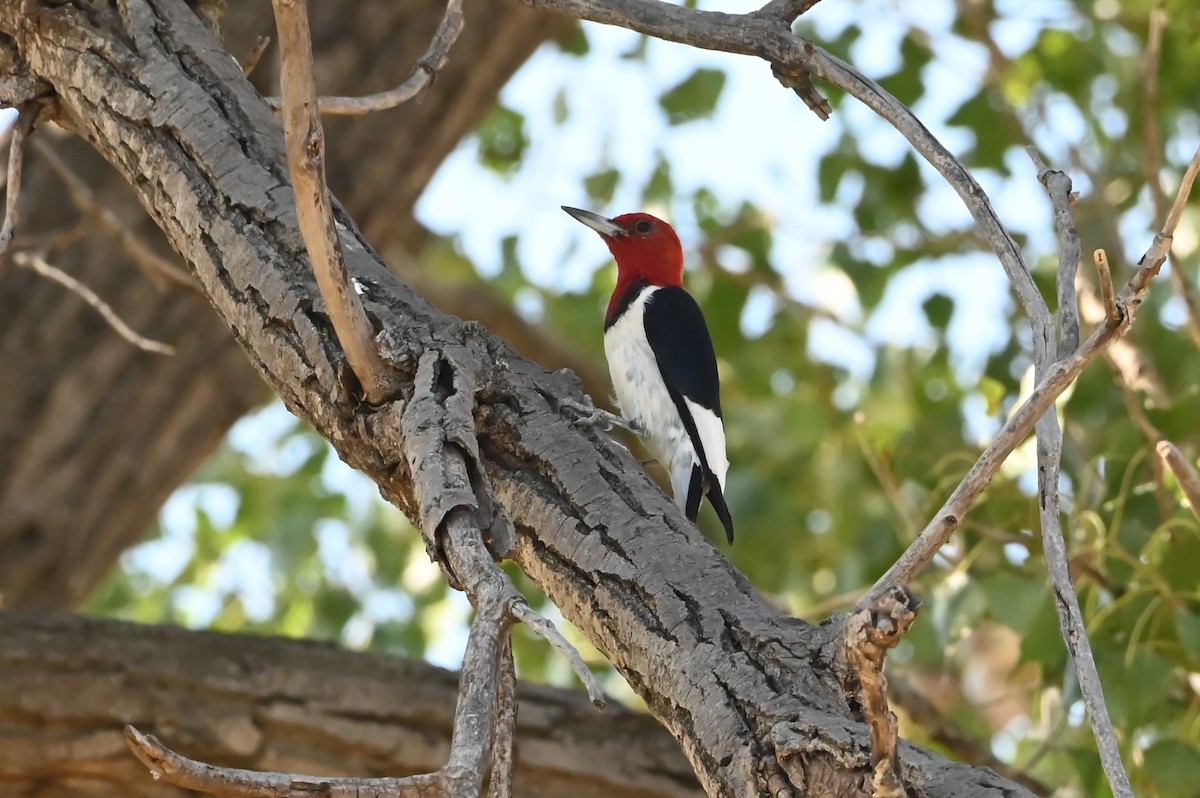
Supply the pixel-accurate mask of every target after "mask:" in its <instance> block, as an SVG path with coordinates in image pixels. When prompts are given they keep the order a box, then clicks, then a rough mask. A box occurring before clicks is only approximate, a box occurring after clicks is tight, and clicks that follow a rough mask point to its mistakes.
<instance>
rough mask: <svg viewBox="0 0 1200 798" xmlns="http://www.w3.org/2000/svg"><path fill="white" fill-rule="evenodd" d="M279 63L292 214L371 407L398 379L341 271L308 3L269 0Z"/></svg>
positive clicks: (390, 391) (382, 399) (343, 263)
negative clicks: (315, 83) (318, 109)
mask: <svg viewBox="0 0 1200 798" xmlns="http://www.w3.org/2000/svg"><path fill="white" fill-rule="evenodd" d="M271 5H272V7H273V8H274V10H275V23H276V27H277V29H278V32H279V50H280V59H281V61H282V68H281V73H282V74H281V78H280V82H281V86H282V90H283V132H284V138H285V140H286V143H287V159H288V168H289V170H290V171H291V173H292V184H293V186H294V189H295V196H296V214H297V217H298V220H299V225H300V232H301V234H302V235H303V237H304V245H305V248H306V249H307V250H308V254H309V260H310V261H311V262H312V268H313V273H314V275H315V276H316V278H317V285H318V286H319V287H320V290H321V296H322V297H323V298H324V300H325V305H326V311H327V312H328V313H329V320H330V323H331V324H332V325H333V329H334V332H335V333H336V334H337V337H338V340H339V341H340V342H341V344H342V347H343V349H344V350H345V352H346V359H347V360H348V361H349V363H350V368H351V370H353V372H354V374H355V375H356V376H357V377H358V380H359V382H360V383H361V384H362V389H363V395H364V397H365V399H366V400H367V402H369V403H370V404H372V405H377V406H378V405H381V404H383V403H384V402H385V401H387V400H388V398H389V397H391V396H393V395H394V393H395V390H396V385H397V380H396V377H395V374H394V372H393V371H392V370H391V368H389V367H388V365H387V364H386V363H384V361H383V358H382V357H380V355H379V350H378V349H376V347H375V331H374V329H373V328H372V326H371V321H370V319H368V318H367V313H366V310H365V309H364V308H363V305H362V302H361V301H360V300H359V297H358V294H357V293H356V292H355V290H354V287H353V286H352V285H351V284H350V275H349V273H348V272H347V271H346V260H345V255H344V253H343V252H342V247H341V241H340V239H339V237H338V232H337V226H336V224H335V222H334V218H333V208H332V205H331V203H330V199H329V189H328V188H327V187H326V184H325V134H324V132H323V131H322V129H321V120H320V119H319V118H318V116H317V114H316V104H317V103H316V93H315V90H314V88H313V77H312V74H313V72H312V36H311V33H310V31H309V25H308V4H307V2H306V0H272V2H271Z"/></svg>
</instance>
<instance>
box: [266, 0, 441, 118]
mask: <svg viewBox="0 0 1200 798" xmlns="http://www.w3.org/2000/svg"><path fill="white" fill-rule="evenodd" d="M462 29H463V10H462V0H447V2H446V13H445V14H444V15H443V16H442V21H441V23H440V24H439V25H438V29H437V32H436V33H434V35H433V41H431V42H430V43H429V49H428V50H426V51H425V54H424V55H423V56H421V57H420V59H418V60H417V65H416V66H415V67H414V68H413V71H412V73H411V74H410V75H409V76H408V78H407V79H406V80H405V81H404V82H403V83H401V84H400V85H399V86H397V87H396V88H394V89H389V90H388V91H382V92H379V93H377V94H371V95H368V96H366V97H320V98H318V100H317V109H318V111H319V112H320V113H322V114H333V115H342V116H361V115H363V114H368V113H371V112H373V111H387V110H389V109H392V108H397V107H399V106H401V105H403V104H404V103H406V102H408V101H409V100H411V99H413V98H414V97H416V96H417V95H419V94H420V93H421V92H423V91H425V90H426V89H427V88H429V87H430V86H432V85H433V81H434V80H435V79H436V78H437V75H438V73H439V72H441V71H442V68H443V67H445V66H446V62H447V61H448V60H449V59H450V48H451V47H453V46H454V42H455V41H457V40H458V35H459V34H460V33H462ZM271 102H272V104H275V102H276V101H275V100H274V99H272V101H271Z"/></svg>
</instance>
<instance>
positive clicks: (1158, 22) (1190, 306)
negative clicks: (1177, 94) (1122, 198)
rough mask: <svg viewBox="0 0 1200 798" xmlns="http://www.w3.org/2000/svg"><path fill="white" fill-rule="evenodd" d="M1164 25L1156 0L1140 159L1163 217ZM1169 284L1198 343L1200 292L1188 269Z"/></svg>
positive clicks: (1145, 64)
mask: <svg viewBox="0 0 1200 798" xmlns="http://www.w3.org/2000/svg"><path fill="white" fill-rule="evenodd" d="M1166 27H1167V8H1166V2H1165V0H1159V1H1158V3H1156V4H1155V6H1154V8H1153V9H1152V10H1151V11H1150V29H1149V33H1148V34H1147V36H1146V54H1145V57H1144V58H1143V59H1142V83H1143V86H1142V125H1143V127H1144V131H1145V134H1144V135H1143V136H1142V142H1143V147H1142V163H1143V164H1145V173H1146V185H1147V186H1149V187H1150V198H1151V200H1152V201H1153V202H1154V214H1155V216H1157V217H1158V218H1160V219H1161V218H1163V216H1164V215H1165V214H1166V212H1167V192H1166V189H1165V188H1164V187H1163V158H1162V152H1163V147H1162V130H1161V128H1160V126H1159V122H1158V112H1159V111H1158V73H1159V67H1160V64H1161V62H1162V43H1163V33H1164V32H1165V31H1166ZM1170 277H1171V286H1172V287H1173V288H1174V289H1175V291H1176V293H1178V294H1179V296H1180V298H1181V299H1183V304H1184V307H1186V308H1187V323H1186V325H1185V327H1186V329H1187V331H1188V335H1189V336H1190V337H1191V339H1192V342H1193V343H1194V344H1195V345H1196V346H1200V295H1198V294H1197V291H1196V286H1195V285H1194V284H1193V283H1192V281H1191V279H1190V278H1189V277H1188V276H1187V273H1186V272H1184V271H1183V270H1182V269H1180V268H1173V269H1171V273H1170Z"/></svg>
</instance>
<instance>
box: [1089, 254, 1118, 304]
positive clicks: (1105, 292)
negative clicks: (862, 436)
mask: <svg viewBox="0 0 1200 798" xmlns="http://www.w3.org/2000/svg"><path fill="white" fill-rule="evenodd" d="M1092 261H1093V262H1094V263H1095V264H1096V277H1097V279H1099V280H1100V301H1101V302H1102V303H1104V318H1105V319H1107V320H1109V321H1115V320H1116V319H1117V318H1118V317H1119V315H1120V314H1119V313H1118V311H1117V291H1116V289H1115V288H1113V281H1112V270H1111V269H1110V268H1109V267H1108V253H1106V252H1105V251H1104V250H1103V249H1098V250H1096V251H1095V252H1093V253H1092Z"/></svg>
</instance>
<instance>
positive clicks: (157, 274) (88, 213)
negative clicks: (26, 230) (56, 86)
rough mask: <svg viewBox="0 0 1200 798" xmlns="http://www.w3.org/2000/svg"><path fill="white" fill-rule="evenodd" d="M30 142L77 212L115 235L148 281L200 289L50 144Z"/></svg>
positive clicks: (197, 290) (40, 141)
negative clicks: (109, 204)
mask: <svg viewBox="0 0 1200 798" xmlns="http://www.w3.org/2000/svg"><path fill="white" fill-rule="evenodd" d="M32 145H33V149H34V151H35V152H37V155H38V157H39V158H41V159H42V160H44V161H45V162H46V164H47V165H48V166H49V167H50V170H51V171H53V172H54V174H56V175H57V176H58V178H59V179H60V180H62V182H63V183H64V184H65V185H66V187H67V193H68V194H70V196H71V201H72V202H73V203H75V207H76V208H77V209H78V210H79V212H80V213H81V214H83V216H84V217H85V218H86V219H89V220H94V221H95V223H96V224H98V225H99V226H100V227H101V228H102V229H103V230H104V231H105V232H107V233H108V234H109V235H110V236H112V237H113V238H114V239H116V241H117V243H118V244H120V245H121V248H122V249H123V250H125V252H126V254H128V255H129V259H130V260H131V261H133V264H134V265H135V266H137V267H138V268H139V269H141V271H142V273H143V274H145V275H146V276H147V277H148V278H149V279H150V280H151V281H153V282H154V283H155V284H156V285H157V286H158V287H160V288H162V287H164V286H165V285H166V284H168V283H169V284H172V285H176V286H179V287H180V288H184V289H186V290H188V291H190V292H192V293H195V294H200V293H203V292H201V291H200V287H199V286H198V285H197V284H196V281H195V280H193V279H192V276H191V275H190V274H188V273H187V272H185V271H183V270H182V269H180V268H179V267H178V266H176V265H175V264H174V263H171V262H170V261H169V260H167V259H166V258H164V257H162V256H161V255H159V254H158V253H157V252H155V251H154V249H153V248H152V247H151V246H150V245H149V244H147V243H146V242H145V241H142V240H141V239H140V238H139V237H138V236H137V235H136V234H135V233H134V232H133V231H132V230H130V229H129V228H128V227H127V226H126V225H124V224H122V222H121V220H120V219H118V218H117V215H116V214H115V213H113V211H112V209H111V208H109V207H108V206H107V205H105V204H104V203H102V202H100V201H99V200H97V199H96V196H95V194H94V193H93V192H92V190H91V188H89V187H88V184H87V182H86V181H85V180H84V179H83V178H82V177H80V176H79V175H77V174H75V172H74V171H73V170H72V169H71V167H69V166H68V165H67V162H66V161H64V160H63V159H62V158H61V157H60V156H59V154H58V153H57V152H55V151H54V148H53V147H51V146H50V145H49V144H47V143H46V142H45V141H44V140H43V139H42V138H41V137H39V138H36V139H34V140H33V142H32Z"/></svg>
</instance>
